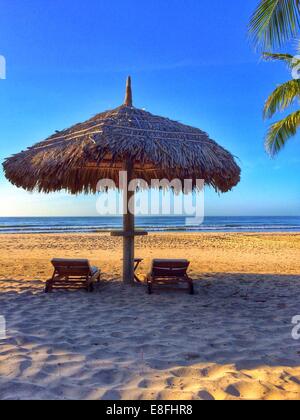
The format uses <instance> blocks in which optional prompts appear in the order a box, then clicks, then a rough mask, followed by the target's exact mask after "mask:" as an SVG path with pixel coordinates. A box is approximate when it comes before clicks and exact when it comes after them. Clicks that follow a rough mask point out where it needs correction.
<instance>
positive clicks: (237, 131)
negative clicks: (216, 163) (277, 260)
mask: <svg viewBox="0 0 300 420" xmlns="http://www.w3.org/2000/svg"><path fill="white" fill-rule="evenodd" d="M256 4H257V0H248V1H246V2H237V1H229V2H225V1H223V0H210V1H199V0H163V1H162V0H151V1H145V0H139V1H137V0H110V1H108V0H86V1H84V2H82V1H81V0H80V1H79V0H63V1H60V0H42V1H41V0H26V1H24V0H1V13H0V55H3V56H5V58H6V61H7V79H6V80H0V122H1V131H0V161H1V162H2V161H3V159H4V158H5V157H7V156H9V155H11V154H13V153H16V152H19V151H21V150H24V149H25V148H26V147H27V146H30V145H32V144H34V143H36V142H37V141H40V140H42V139H44V138H46V137H48V136H49V135H50V134H52V133H53V132H54V131H55V130H60V129H63V128H66V127H69V126H70V125H72V124H74V123H76V122H79V121H83V120H86V119H87V118H89V117H90V116H92V115H94V114H96V113H98V112H100V111H103V110H106V109H108V108H114V107H116V106H118V105H120V104H121V103H122V101H123V97H124V85H125V78H126V76H127V75H128V74H131V76H132V78H133V89H134V104H135V105H136V106H137V107H140V108H146V109H147V110H149V111H151V112H153V113H155V114H158V115H164V116H168V117H170V118H173V119H176V120H179V121H182V122H184V123H187V124H191V125H194V126H197V127H199V128H202V129H203V130H205V131H207V132H208V133H209V134H210V136H211V138H213V139H215V140H216V141H217V142H218V143H220V144H221V145H223V146H224V147H226V148H228V149H229V150H230V151H231V152H232V153H233V154H234V155H236V156H238V158H239V164H240V166H241V168H242V181H241V183H240V185H239V186H238V187H236V188H235V189H234V190H233V191H232V192H230V193H227V194H225V195H220V196H219V195H217V194H216V193H215V192H214V191H210V190H207V192H206V214H207V215H300V188H299V184H300V171H299V167H300V136H298V137H296V138H295V139H293V140H291V141H290V143H289V145H288V146H287V147H286V149H285V150H284V151H283V152H282V153H281V154H280V155H279V156H278V157H277V158H276V159H273V160H272V159H270V158H269V157H268V156H267V155H266V153H265V151H264V148H263V136H264V133H265V130H266V128H267V125H268V123H265V122H263V121H262V106H263V103H264V100H265V98H266V97H267V95H268V94H269V93H270V92H271V91H272V89H273V88H274V87H275V86H276V85H277V84H279V83H282V82H284V81H286V80H287V79H288V78H290V75H289V73H288V70H287V69H286V68H285V67H284V66H283V65H281V64H278V63H263V62H261V61H260V59H259V55H257V54H255V52H254V51H253V49H252V48H251V46H250V45H249V42H248V40H247V29H246V27H247V23H248V20H249V16H250V15H251V13H252V11H253V10H254V8H255V6H256ZM0 197H1V206H0V216H10V215H12V216H14V215H20V216H22V215H34V216H39V215H40V216H43V215H49V216H53V215H94V214H96V205H95V203H96V199H95V197H91V196H79V197H72V196H67V195H65V194H52V195H49V196H46V195H36V194H29V193H26V192H23V191H21V190H17V189H16V188H14V187H12V186H11V185H10V184H9V183H8V181H6V180H5V178H4V176H3V173H2V172H0Z"/></svg>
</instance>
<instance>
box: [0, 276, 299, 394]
mask: <svg viewBox="0 0 300 420" xmlns="http://www.w3.org/2000/svg"><path fill="white" fill-rule="evenodd" d="M299 280H300V278H295V277H294V278H293V276H287V278H286V279H284V280H283V279H282V277H280V278H279V279H277V280H276V278H275V279H273V280H272V281H270V279H268V276H265V278H264V276H261V277H260V278H259V279H258V278H257V279H251V278H250V277H249V276H247V275H244V276H243V275H237V276H232V278H231V279H228V278H227V277H222V276H219V277H217V278H216V277H215V276H214V278H206V279H204V280H203V281H202V282H201V283H198V284H197V285H196V291H197V294H196V295H195V296H190V295H188V294H184V293H181V292H180V293H176V292H175V293H173V292H170V293H165V292H161V293H160V294H154V295H152V296H148V295H147V294H146V293H145V289H144V287H136V288H134V289H127V288H124V286H123V285H122V284H121V283H120V282H117V281H114V282H109V283H108V282H104V283H102V285H101V286H100V288H99V290H97V291H96V293H94V294H87V293H86V292H84V291H82V292H56V293H53V294H51V295H45V294H43V293H42V290H41V289H40V287H42V284H40V283H38V282H34V283H32V284H31V283H30V282H27V283H26V285H23V286H22V287H21V290H20V287H19V285H18V284H15V283H13V284H10V283H9V282H8V283H6V287H5V288H4V289H6V290H7V291H5V290H2V293H1V294H0V308H1V310H0V312H1V313H2V314H3V315H5V316H6V319H7V324H8V338H7V340H6V341H4V342H3V341H2V342H1V344H0V399H32V398H34V399H36V398H37V399H213V398H214V399H243V398H247V399H277V398H282V399H283V398H284V399H295V398H297V399H299V398H300V342H299V341H294V340H293V339H292V338H291V329H292V325H291V318H292V317H293V316H294V315H295V314H297V313H298V312H300V307H299V298H298V296H299ZM12 289H13V290H16V289H18V292H16V291H9V290H12Z"/></svg>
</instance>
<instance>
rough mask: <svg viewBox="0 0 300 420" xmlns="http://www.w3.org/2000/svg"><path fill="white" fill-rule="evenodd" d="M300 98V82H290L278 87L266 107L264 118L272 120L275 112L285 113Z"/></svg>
mask: <svg viewBox="0 0 300 420" xmlns="http://www.w3.org/2000/svg"><path fill="white" fill-rule="evenodd" d="M298 98H300V80H289V81H288V82H286V83H284V84H282V85H280V86H278V88H277V89H275V90H274V92H273V93H272V94H271V95H270V96H269V98H268V99H267V101H266V103H265V106H264V118H272V117H273V115H274V114H275V112H277V111H284V110H285V109H286V108H288V107H289V106H290V105H292V103H293V102H294V101H295V100H296V99H298Z"/></svg>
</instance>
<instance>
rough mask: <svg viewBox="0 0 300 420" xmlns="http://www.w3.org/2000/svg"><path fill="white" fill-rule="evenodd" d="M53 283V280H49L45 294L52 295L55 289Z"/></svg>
mask: <svg viewBox="0 0 300 420" xmlns="http://www.w3.org/2000/svg"><path fill="white" fill-rule="evenodd" d="M52 283H53V280H52V279H51V280H47V282H46V287H45V293H51V292H52V289H53V287H52Z"/></svg>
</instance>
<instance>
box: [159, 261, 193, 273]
mask: <svg viewBox="0 0 300 420" xmlns="http://www.w3.org/2000/svg"><path fill="white" fill-rule="evenodd" d="M189 265H190V263H189V261H187V260H154V261H153V263H152V270H151V274H152V276H154V277H184V276H186V274H187V270H188V268H189Z"/></svg>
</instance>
